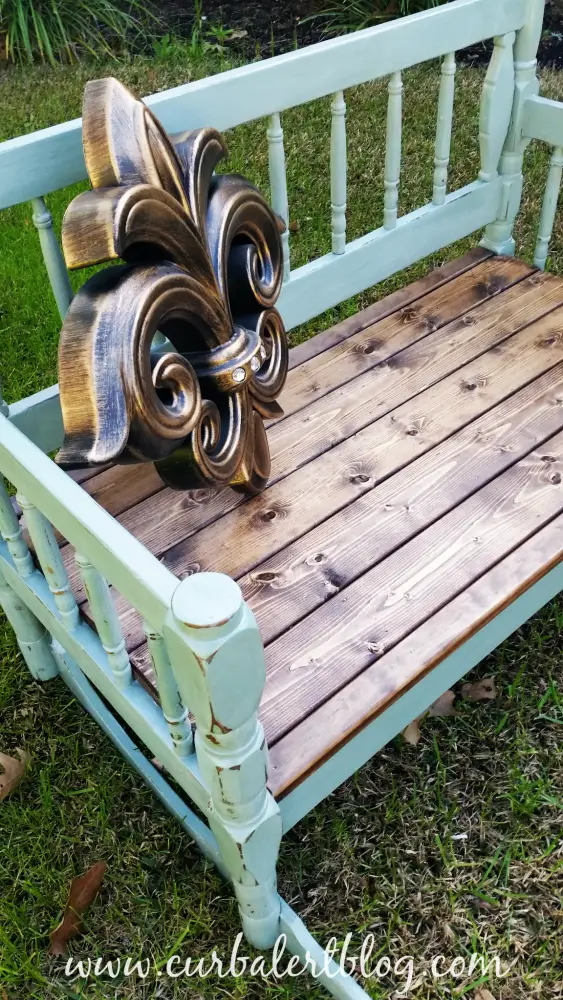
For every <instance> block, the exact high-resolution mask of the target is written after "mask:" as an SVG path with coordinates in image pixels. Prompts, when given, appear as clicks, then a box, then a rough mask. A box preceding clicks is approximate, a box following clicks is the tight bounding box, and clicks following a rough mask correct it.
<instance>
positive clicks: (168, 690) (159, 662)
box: [145, 622, 194, 757]
mask: <svg viewBox="0 0 563 1000" xmlns="http://www.w3.org/2000/svg"><path fill="white" fill-rule="evenodd" d="M145 635H146V637H147V645H148V647H149V652H150V654H151V662H152V665H153V668H154V672H155V674H156V679H157V686H158V696H159V699H160V704H161V707H162V711H163V713H164V718H165V719H166V724H167V726H168V729H169V731H170V737H171V739H172V743H173V744H174V749H175V751H176V753H177V754H178V756H179V757H188V756H189V755H190V754H192V753H193V752H194V739H193V734H192V727H191V724H190V721H189V718H188V711H187V708H185V707H184V705H183V703H182V699H181V698H180V692H179V691H178V685H177V684H176V681H175V679H174V674H173V672H172V664H171V663H170V657H169V656H168V651H167V649H166V643H165V642H164V636H163V635H162V632H156V631H155V630H154V629H151V627H150V625H148V624H147V623H146V622H145Z"/></svg>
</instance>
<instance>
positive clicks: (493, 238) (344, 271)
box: [0, 0, 544, 448]
mask: <svg viewBox="0 0 563 1000" xmlns="http://www.w3.org/2000/svg"><path fill="white" fill-rule="evenodd" d="M543 7H544V0H454V2H452V3H449V4H445V5H444V6H440V7H436V8H433V9H431V10H428V11H425V12H423V13H421V14H416V15H412V16H410V17H406V18H402V19H399V20H396V21H392V22H389V23H386V24H383V25H381V26H379V27H376V28H370V29H366V30H364V31H360V32H357V33H355V34H350V35H347V36H344V37H339V38H335V39H332V40H329V41H326V42H321V43H319V44H317V45H313V46H310V47H308V48H305V49H302V50H298V51H294V52H290V53H287V54H285V55H282V56H277V57H274V58H272V59H267V60H264V61H263V62H258V63H253V64H251V65H248V66H244V67H243V68H240V69H235V70H232V71H229V72H226V73H221V74H219V75H217V76H214V77H210V78H207V79H204V80H201V81H197V82H194V83H190V84H187V85H185V86H181V87H176V88H174V89H172V90H168V91H166V92H163V93H159V94H155V95H152V96H151V97H148V98H146V102H147V104H148V105H149V106H150V107H151V108H152V109H153V110H154V112H155V113H156V114H157V116H158V117H159V118H160V120H161V121H162V123H163V125H164V127H165V128H166V129H167V130H168V132H169V133H171V134H172V135H173V134H174V133H177V132H179V131H182V130H185V129H190V128H197V127H200V126H205V125H212V126H215V127H217V128H219V129H221V130H224V129H227V128H230V127H232V126H235V125H240V124H243V123H245V122H249V121H252V120H255V119H258V118H266V119H268V125H267V133H266V137H265V139H266V141H267V142H268V146H269V164H270V181H271V196H272V203H273V206H274V208H275V209H276V210H277V211H278V212H279V214H280V215H281V216H283V217H284V218H285V219H288V217H289V213H288V202H287V185H286V172H285V157H284V145H283V130H282V125H281V118H280V113H281V112H283V111H284V110H286V109H287V108H291V107H295V106H296V105H299V104H303V103H305V102H308V101H311V100H314V99H316V98H320V97H324V96H326V95H333V99H332V103H331V115H332V131H331V208H330V211H331V213H332V251H331V252H330V253H328V254H326V255H324V256H322V257H320V258H317V259H316V260H312V261H310V262H309V263H307V264H305V265H304V266H302V267H299V268H298V269H296V270H294V271H292V270H291V267H290V254H289V237H288V234H286V235H285V237H284V240H285V245H284V254H285V283H284V287H283V291H282V295H281V297H280V301H279V307H280V311H281V312H282V315H283V317H284V320H285V323H286V326H287V328H288V329H291V328H292V327H294V326H296V325H297V324H299V323H302V322H304V321H306V320H308V319H310V318H312V317H313V316H316V315H318V314H319V313H321V312H323V311H324V310H325V309H327V308H329V307H331V306H334V305H336V304H337V303H339V302H341V301H343V300H345V299H347V298H349V297H351V296H353V295H355V294H357V293H359V292H361V291H363V290H364V289H365V288H368V287H370V286H372V285H374V284H376V283H377V282H379V281H381V280H383V279H385V278H386V277H388V276H389V275H391V274H393V273H395V272H396V271H400V270H402V269H403V268H405V267H407V266H409V265H410V264H412V263H414V262H415V261H416V260H419V259H421V258H423V257H426V256H427V255H429V254H431V253H433V252H435V251H437V250H439V249H440V248H442V247H444V246H446V245H448V244H449V243H452V242H454V241H456V240H458V239H461V238H463V237H465V236H467V235H468V234H469V233H471V232H474V231H476V230H480V229H482V228H483V227H484V226H488V227H489V228H488V230H487V235H486V237H485V242H486V245H488V246H490V247H491V248H492V249H494V250H496V251H505V252H510V251H511V249H512V244H511V239H512V221H513V218H514V216H515V214H516V211H517V209H518V204H519V198H520V190H521V166H522V153H523V150H524V144H525V143H523V142H522V127H521V119H522V112H523V102H524V99H528V98H529V97H530V95H533V94H534V93H536V92H537V81H536V77H535V57H536V52H537V46H538V43H539V38H540V34H541V27H542V20H543ZM493 37H494V40H495V42H494V51H493V55H492V58H491V62H490V65H489V68H488V71H487V74H486V78H485V82H484V87H483V93H482V100H481V113H480V160H481V162H480V171H479V174H478V176H477V177H476V178H475V180H474V181H473V182H472V183H470V184H468V185H466V186H465V187H463V188H461V189H460V190H457V191H453V192H451V193H447V173H448V163H449V152H450V139H451V129H452V115H453V98H454V74H455V51H456V50H458V49H461V48H464V47H466V46H470V45H473V44H475V43H477V42H480V41H483V40H486V39H490V38H493ZM437 57H442V60H443V61H442V70H441V79H440V89H439V100H438V109H437V130H436V142H435V159H434V184H433V197H432V201H431V202H429V203H428V204H425V205H423V206H421V207H420V208H418V209H417V210H416V211H414V212H411V213H409V214H407V215H403V216H400V217H399V216H398V213H397V204H398V190H399V182H400V173H401V123H402V81H401V72H402V71H403V70H405V69H406V68H408V67H410V66H413V65H416V64H418V63H421V62H425V61H427V60H429V59H435V58H437ZM387 76H389V78H390V79H389V88H388V89H389V97H388V113H387V140H386V156H385V170H384V186H385V198H384V206H385V207H384V217H383V220H382V221H383V225H382V226H381V228H379V229H376V230H374V231H372V232H370V233H368V234H367V235H365V236H362V237H360V238H359V239H355V240H353V241H351V242H347V241H346V125H345V111H346V106H345V99H344V93H345V90H346V88H348V87H352V86H355V85H357V84H361V83H365V82H367V81H370V80H375V79H379V78H381V77H387ZM503 148H504V154H503ZM85 177H86V167H85V163H84V157H83V153H82V143H81V121H80V119H76V120H74V121H71V122H65V123H63V124H61V125H58V126H55V127H53V128H48V129H43V130H41V131H38V132H34V133H32V134H30V135H25V136H22V137H19V138H16V139H13V140H10V141H8V142H4V143H2V144H0V208H6V207H8V206H10V205H14V204H19V203H21V202H23V201H28V200H30V201H32V203H33V207H34V216H33V217H34V222H35V224H36V225H37V227H38V229H39V235H40V238H41V242H42V246H43V251H44V257H45V262H46V265H47V269H48V271H49V277H50V280H51V285H52V288H53V292H54V294H55V297H56V299H57V303H58V305H59V310H60V312H61V314H62V315H64V312H65V310H66V308H67V306H68V303H69V301H70V297H71V290H70V284H69V282H68V276H67V274H66V270H65V266H64V261H63V259H62V255H61V252H60V249H59V247H58V244H57V242H56V238H55V236H54V233H53V231H52V229H51V227H50V215H49V212H48V210H47V208H46V206H45V202H44V200H43V198H44V196H45V195H48V194H49V193H50V192H52V191H55V190H57V189H60V188H62V187H65V186H67V185H69V184H73V183H75V182H77V181H80V180H83V179H84V178H85ZM327 211H328V206H327ZM56 397H57V394H56V387H53V389H52V390H48V391H47V393H46V394H44V402H45V404H46V405H47V406H48V407H49V412H50V413H51V414H52V419H50V420H49V421H41V424H42V427H41V430H39V423H38V420H37V415H38V412H39V411H37V410H36V406H37V405H41V406H43V401H42V400H39V398H37V399H35V401H34V404H33V405H34V408H35V414H34V418H33V421H31V420H30V419H28V418H26V413H27V412H28V410H29V406H31V402H30V404H29V405H28V406H26V405H22V404H18V405H17V406H16V408H12V409H11V411H10V415H11V416H13V419H14V420H15V422H16V423H18V425H19V426H20V427H22V429H25V431H26V433H29V434H31V436H32V437H33V438H34V439H35V440H36V442H37V443H38V444H40V446H41V447H43V448H54V447H57V446H58V444H59V443H60V441H59V440H55V439H57V438H58V435H59V429H60V419H59V417H58V415H57V398H56ZM53 407H54V408H53ZM32 423H33V425H34V426H35V427H36V428H37V430H35V431H34V430H33V429H32V426H31V425H32ZM48 427H51V428H52V429H51V430H47V428H48Z"/></svg>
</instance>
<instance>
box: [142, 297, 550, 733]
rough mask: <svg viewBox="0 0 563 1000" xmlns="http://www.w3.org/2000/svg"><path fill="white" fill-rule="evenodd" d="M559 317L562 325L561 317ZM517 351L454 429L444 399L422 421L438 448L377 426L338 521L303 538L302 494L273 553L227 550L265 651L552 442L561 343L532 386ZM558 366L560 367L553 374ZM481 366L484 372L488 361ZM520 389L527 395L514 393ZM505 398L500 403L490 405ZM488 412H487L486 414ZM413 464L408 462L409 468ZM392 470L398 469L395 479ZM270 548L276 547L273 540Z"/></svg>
mask: <svg viewBox="0 0 563 1000" xmlns="http://www.w3.org/2000/svg"><path fill="white" fill-rule="evenodd" d="M559 315H560V319H559V322H561V313H560V314H559ZM520 346H521V345H520V344H515V345H514V348H515V349H514V351H513V354H512V356H510V357H508V358H507V356H506V353H503V354H500V355H497V356H494V355H493V356H492V358H491V360H492V361H493V362H494V365H495V370H494V371H492V370H488V375H487V379H488V385H487V386H483V387H482V388H481V390H480V391H479V390H478V391H477V392H467V395H466V396H464V403H467V408H466V407H464V408H463V409H461V410H456V411H455V419H456V420H457V421H459V423H455V422H454V418H453V414H452V411H451V409H450V410H449V411H448V409H447V405H446V404H444V402H443V397H442V402H440V401H438V404H437V406H436V409H435V411H434V412H432V413H430V414H424V416H421V420H422V421H424V420H426V421H427V423H428V426H432V425H434V426H435V430H441V434H442V439H444V437H445V440H442V443H441V444H438V445H437V446H435V447H434V448H432V440H430V442H428V441H427V442H426V445H425V446H423V448H422V453H421V449H420V448H419V446H418V443H417V440H416V438H417V435H411V434H408V433H407V434H405V430H404V428H405V426H406V425H405V423H403V424H402V426H401V423H399V427H398V429H395V430H394V429H393V428H390V427H389V424H388V423H386V426H383V427H382V432H383V433H382V435H381V441H380V446H379V448H378V447H377V445H376V446H375V447H374V454H375V464H376V465H378V467H379V470H380V473H379V475H380V479H379V481H380V485H379V486H377V485H375V484H376V483H377V482H378V478H379V477H374V478H371V477H370V478H369V479H367V480H366V482H365V484H363V486H364V490H365V492H362V494H361V495H360V497H359V498H358V499H356V500H355V502H352V503H349V504H348V505H346V506H342V507H341V509H340V510H339V511H338V512H337V513H336V514H334V516H332V517H329V518H328V519H327V520H325V521H323V522H322V523H320V524H318V525H317V526H316V527H314V528H313V529H312V530H308V523H310V521H311V520H312V518H314V513H313V515H311V514H310V513H309V512H308V505H307V502H306V494H305V496H304V500H305V502H304V503H302V505H301V506H300V508H299V510H298V511H297V513H296V516H295V518H294V519H293V522H292V523H293V524H294V525H298V526H299V528H298V530H297V531H294V532H293V533H291V528H290V530H289V531H288V532H287V537H286V539H285V540H284V539H283V530H284V523H283V522H282V524H281V532H282V535H281V538H280V540H279V541H278V544H277V547H278V549H279V551H278V553H277V554H276V555H274V556H270V557H268V558H266V559H265V560H264V561H263V562H262V563H260V564H257V565H256V566H255V568H254V569H253V570H252V571H249V572H246V573H245V574H244V575H243V574H241V572H239V571H238V569H237V566H239V567H240V565H241V562H242V560H243V559H244V557H245V553H244V552H243V551H241V552H239V553H238V557H237V555H236V554H235V553H236V548H233V549H232V550H229V551H228V552H227V553H226V554H225V555H227V556H229V557H230V569H224V571H227V572H230V573H231V575H233V576H235V577H237V578H238V580H239V584H240V586H241V588H242V591H243V594H244V597H245V599H246V601H247V602H248V603H249V604H250V606H251V607H252V610H253V611H254V614H255V615H256V618H257V621H258V624H259V627H260V631H261V634H262V638H263V641H264V642H265V643H269V642H271V641H272V640H274V639H275V638H277V637H278V636H279V635H281V634H283V632H285V631H286V630H287V629H289V628H290V627H291V626H292V625H293V624H294V623H295V622H297V621H299V620H300V619H301V618H303V617H304V616H305V615H306V614H308V613H309V612H311V611H313V610H314V609H315V608H317V607H319V606H320V605H322V604H324V603H325V602H326V601H327V600H329V599H330V598H331V597H333V596H334V595H335V594H337V593H339V591H341V590H343V589H344V588H345V587H347V585H348V584H349V583H351V582H352V581H354V580H355V579H357V578H358V577H359V576H361V574H362V573H364V572H366V571H367V570H368V569H369V568H370V567H371V566H373V565H374V564H375V563H376V562H378V561H379V560H381V559H382V558H383V557H384V556H386V555H388V554H389V553H391V552H392V551H393V550H394V549H395V548H397V547H398V546H399V545H401V544H404V543H405V542H406V541H407V540H408V539H410V538H412V537H413V536H414V535H415V534H417V533H418V532H419V531H420V530H422V529H423V528H424V527H425V526H427V525H429V524H432V522H433V521H434V520H435V519H436V518H438V517H440V516H441V515H442V514H444V513H446V512H447V511H448V510H450V509H451V508H452V507H454V506H455V505H456V504H458V503H460V502H461V501H462V500H463V499H465V498H466V497H467V496H469V495H470V494H471V493H472V492H474V491H475V490H476V489H477V488H478V487H479V486H481V485H483V484H485V483H487V482H488V481H489V480H490V479H491V478H492V477H494V476H495V475H498V474H499V473H500V472H501V471H502V470H504V469H506V468H507V467H508V466H510V465H511V464H513V463H514V462H516V461H517V460H518V459H519V458H521V457H522V456H524V455H526V454H527V452H529V451H530V449H531V448H533V447H534V446H536V445H538V444H540V443H541V441H542V440H545V438H546V437H548V436H549V435H550V434H552V433H556V432H557V431H559V430H562V429H563V406H559V405H555V404H556V401H557V399H558V398H559V397H558V392H559V390H560V386H561V379H562V376H563V345H558V349H556V351H555V352H554V354H553V355H552V354H551V351H552V350H553V348H551V349H548V350H546V351H545V354H544V357H543V359H541V358H537V360H538V361H540V362H541V361H542V360H543V363H544V366H545V367H547V371H545V369H544V374H543V375H541V376H540V378H537V379H534V381H532V382H531V383H528V384H526V383H527V382H528V378H529V376H530V371H531V372H532V374H536V373H537V371H538V370H539V365H534V364H533V363H534V361H535V360H536V357H535V356H536V355H538V354H539V353H540V352H538V351H537V350H536V349H535V344H534V343H533V342H532V344H531V347H530V349H529V350H528V351H526V350H523V349H522V350H521V349H520ZM519 355H520V356H521V361H522V364H521V365H518V366H517V365H513V364H510V363H507V362H510V361H512V362H514V358H515V357H518V356H519ZM554 358H555V359H559V360H558V363H557V362H556V364H555V367H553V361H554ZM479 361H481V362H485V364H486V363H487V361H486V356H485V357H484V358H480V359H479ZM530 365H531V366H532V367H531V369H530V367H529V366H530ZM459 374H460V373H457V378H455V379H454V378H452V380H451V387H452V389H453V393H454V394H455V392H456V391H459V386H460V379H459ZM519 386H524V388H520V390H519V391H515V390H518V387H519ZM510 393H513V394H512V395H510ZM502 399H504V402H501V403H500V405H497V406H495V405H494V404H495V402H498V401H499V400H502ZM491 404H492V405H493V407H494V408H493V409H490V407H491ZM483 409H485V410H486V411H487V412H485V415H484V416H482V417H481V418H479V419H477V420H473V421H471V418H472V416H474V415H475V413H476V412H478V411H479V410H481V411H482V410H483ZM444 410H446V412H447V414H448V418H450V419H449V420H447V421H446V423H445V424H444V423H442V424H441V425H440V424H439V418H440V415H441V414H443V411H444ZM469 421H471V422H469ZM460 424H461V426H462V430H458V432H457V433H454V434H452V436H451V437H447V436H446V435H447V432H448V431H450V432H451V430H452V429H455V428H457V427H459V426H460ZM464 424H465V426H463V425H464ZM436 425H438V426H437V427H436ZM386 430H387V436H386V435H385V432H386ZM397 430H398V433H397ZM401 446H403V447H401ZM429 448H432V450H430V451H429V450H428V449H429ZM412 456H414V458H413V460H412V461H411V462H410V463H409V464H405V463H406V462H408V458H409V457H412ZM417 456H418V457H417ZM378 459H379V461H378ZM401 466H402V468H401ZM397 468H399V469H400V471H396V472H395V474H394V475H393V471H394V470H396V469H397ZM386 476H387V477H388V478H385V477H386ZM381 480H384V481H383V482H381ZM374 486H375V488H374ZM351 492H352V491H351ZM356 492H357V491H356ZM323 499H324V494H323ZM307 518H309V520H307ZM219 523H221V522H219ZM268 526H269V525H268ZM202 534H203V533H202ZM279 537H280V536H279V535H278V538H279ZM195 538H196V540H197V539H198V538H199V536H197V535H196V536H195ZM294 538H296V540H293V539H294ZM261 540H262V538H261V535H260V533H259V532H256V533H255V545H256V548H257V549H258V551H260V546H259V543H260V541H261ZM269 545H270V547H271V548H275V547H276V546H275V541H274V540H273V539H272V538H271V537H270V539H269ZM222 554H223V553H221V550H217V552H216V556H215V558H214V559H213V560H212V561H213V564H216V563H218V562H219V556H220V555H222ZM247 558H248V556H247ZM226 562H227V560H226V559H225V563H226ZM196 567H197V568H198V569H199V570H206V569H209V568H210V567H209V565H207V563H200V564H197V563H191V564H190V565H189V566H187V567H186V569H189V570H191V571H192V572H194V571H196ZM122 607H124V606H123V605H122ZM123 625H124V629H125V632H126V634H127V637H128V643H129V646H130V648H132V649H136V647H137V646H138V644H139V643H141V642H142V641H143V636H142V631H141V625H140V622H139V620H138V618H137V616H136V614H135V613H134V612H132V611H128V612H126V613H125V614H124V617H123ZM133 663H134V665H135V666H136V667H137V668H139V669H140V670H141V672H142V673H148V672H150V663H149V659H148V655H147V652H146V649H145V648H141V649H136V652H135V653H134V655H133ZM269 737H271V734H270V733H269Z"/></svg>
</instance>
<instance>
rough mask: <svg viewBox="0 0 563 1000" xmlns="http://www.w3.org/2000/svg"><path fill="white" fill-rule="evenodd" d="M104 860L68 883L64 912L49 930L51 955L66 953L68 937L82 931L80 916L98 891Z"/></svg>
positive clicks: (104, 864)
mask: <svg viewBox="0 0 563 1000" xmlns="http://www.w3.org/2000/svg"><path fill="white" fill-rule="evenodd" d="M106 867H107V865H106V862H105V861H98V862H97V864H95V865H92V867H91V868H89V869H88V871H87V872H86V873H85V874H84V875H80V876H79V877H78V878H73V880H72V882H71V883H70V892H69V894H68V899H67V903H66V906H65V912H64V916H63V919H62V920H61V922H60V924H59V925H58V926H57V927H55V930H54V931H51V948H50V952H49V954H51V955H66V946H67V943H68V941H69V940H70V938H73V937H76V935H77V934H81V933H82V916H83V914H84V912H85V910H87V909H88V907H89V906H90V904H91V903H93V902H94V900H95V898H96V896H97V895H98V893H99V891H100V887H101V885H102V880H103V877H104V872H105V870H106Z"/></svg>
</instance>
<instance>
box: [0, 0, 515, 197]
mask: <svg viewBox="0 0 563 1000" xmlns="http://www.w3.org/2000/svg"><path fill="white" fill-rule="evenodd" d="M525 18H526V0H453V2H451V3H448V4H445V5H444V6H441V7H434V8H431V9H430V10H427V11H423V12H422V13H420V14H413V15H411V16H409V17H405V18H399V19H397V20H394V21H390V22H388V23H386V24H382V25H378V26H377V27H375V28H366V29H364V30H363V31H358V32H354V33H352V34H349V35H345V36H343V37H339V38H333V39H329V40H327V41H325V42H319V43H317V44H316V45H311V46H308V47H307V48H304V49H299V50H296V51H293V52H288V53H285V54H284V55H281V56H274V57H273V58H272V59H265V60H263V61H262V62H257V63H252V64H250V65H248V66H243V67H241V68H239V69H234V70H229V71H227V72H226V73H219V74H217V75H216V76H213V77H208V78H206V79H204V80H197V81H194V82H193V83H188V84H184V85H183V86H180V87H174V88H173V89H171V90H167V91H164V92H162V93H160V94H153V95H152V96H150V97H147V98H145V100H146V103H147V104H148V105H149V107H151V108H152V109H153V110H154V112H155V114H156V115H158V117H159V118H160V120H161V122H162V124H163V125H164V127H165V129H166V130H167V131H168V132H169V133H171V134H174V133H177V132H181V131H184V130H186V129H192V128H200V127H203V126H206V125H212V126H214V127H215V128H218V129H220V130H224V129H228V128H232V127H233V126H235V125H240V124H242V123H243V122H248V121H253V120H254V119H256V118H262V117H266V116H268V115H271V114H274V113H275V112H279V111H283V110H285V109H286V108H291V107H296V106H297V105H299V104H305V103H307V102H308V101H312V100H316V99H317V98H319V97H324V96H326V95H328V94H333V93H334V92H335V91H339V90H345V89H346V88H348V87H354V86H356V85H357V84H360V83H365V82H367V81H368V80H374V79H378V78H380V77H383V76H388V75H390V74H391V73H395V72H398V71H400V70H403V69H407V68H408V67H409V66H414V65H416V64H417V63H420V62H424V61H426V60H428V59H434V58H437V57H438V56H443V55H446V54H447V53H448V52H454V51H455V50H456V49H460V48H464V47H465V46H468V45H474V44H475V43H476V42H480V41H483V40H484V39H486V38H492V37H493V36H495V35H503V34H506V33H507V32H510V31H516V30H518V29H519V28H521V27H522V25H523V24H524V22H525ZM81 128H82V123H81V119H80V118H76V119H74V120H73V121H70V122H64V123H63V124H61V125H55V126H53V127H51V128H47V129H42V130H41V131H38V132H33V133H31V134H29V135H24V136H20V137H18V138H16V139H10V140H8V141H7V142H4V143H2V144H0V209H2V208H8V207H9V206H10V205H16V204H19V203H20V202H23V201H28V200H30V199H32V198H37V197H41V196H42V195H45V194H48V193H49V192H51V191H56V190H58V189H59V188H62V187H66V186H67V185H69V184H75V183H76V182H77V181H81V180H84V178H85V177H86V167H85V163H84V156H83V153H82V141H81Z"/></svg>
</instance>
